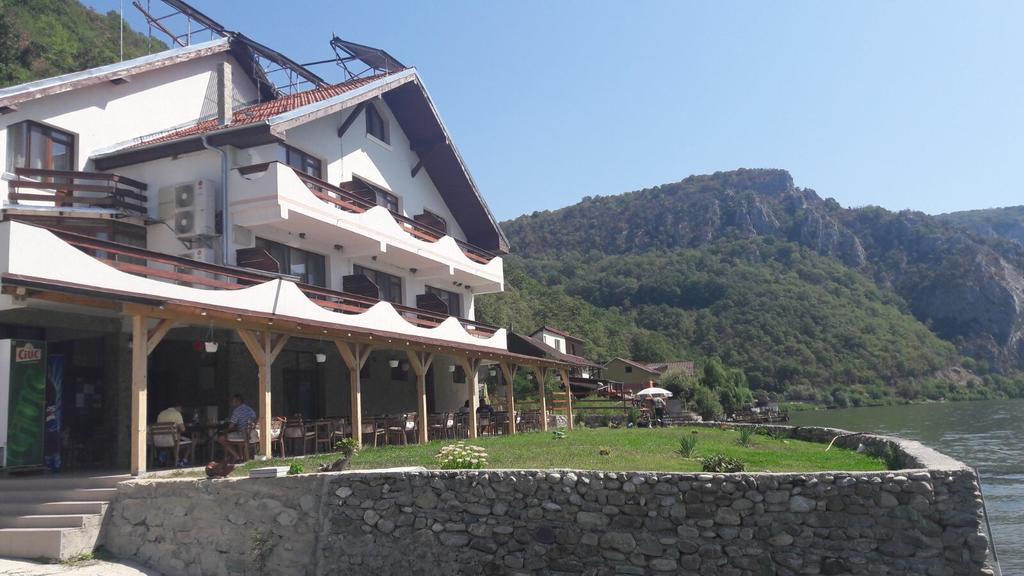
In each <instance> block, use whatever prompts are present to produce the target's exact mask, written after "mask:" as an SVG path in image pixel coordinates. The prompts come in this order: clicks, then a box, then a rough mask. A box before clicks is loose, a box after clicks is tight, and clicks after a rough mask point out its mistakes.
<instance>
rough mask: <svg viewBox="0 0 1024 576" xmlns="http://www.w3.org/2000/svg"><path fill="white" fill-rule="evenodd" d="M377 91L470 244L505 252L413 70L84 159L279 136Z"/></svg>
mask: <svg viewBox="0 0 1024 576" xmlns="http://www.w3.org/2000/svg"><path fill="white" fill-rule="evenodd" d="M377 97H380V98H382V99H383V100H384V102H385V103H386V104H387V105H388V108H389V109H390V110H391V112H392V114H394V116H395V118H396V119H397V120H398V124H399V125H400V126H401V128H402V130H403V131H404V132H405V134H406V136H408V138H409V141H410V143H411V145H412V148H413V150H415V151H416V153H417V154H418V155H419V157H420V159H421V162H422V164H423V168H424V169H425V170H426V172H427V174H428V176H429V177H430V179H431V181H433V183H434V185H435V186H436V187H437V190H438V192H440V193H441V196H442V197H443V198H444V201H445V203H446V204H447V205H448V208H449V209H450V210H451V212H452V215H453V216H455V220H456V221H457V222H458V224H459V227H460V228H462V231H463V232H465V234H466V236H467V237H468V239H469V240H470V242H472V243H473V244H476V245H478V246H480V247H481V248H485V249H488V250H493V251H497V252H502V253H507V252H508V240H507V239H506V238H505V235H504V233H503V232H502V231H501V228H500V227H499V226H498V221H497V219H496V218H495V217H494V215H493V214H492V213H491V211H490V209H489V208H488V207H487V204H486V203H485V202H484V200H483V197H482V196H481V195H480V192H479V190H478V189H477V186H476V183H475V182H474V181H473V177H472V176H470V174H469V170H468V169H467V168H466V164H465V162H464V161H463V160H462V156H461V155H460V154H459V151H458V149H457V148H456V147H455V144H454V143H453V142H452V140H451V137H450V136H449V134H448V130H447V128H445V126H444V122H443V121H442V120H441V117H440V115H439V114H438V112H437V109H436V108H435V107H434V103H433V101H432V100H431V99H430V95H429V94H428V93H427V90H426V88H425V87H424V86H423V83H422V82H421V81H420V78H419V76H418V75H417V73H416V69H415V68H406V69H404V70H401V71H398V72H394V73H388V74H380V75H377V76H373V77H369V78H366V79H360V80H350V81H348V82H343V83H341V84H336V85H333V86H327V87H323V88H316V89H313V90H309V91H306V92H300V93H298V94H295V95H292V96H288V97H285V98H280V99H278V100H274V101H271V102H267V103H265V104H257V105H254V106H250V107H247V108H243V109H241V110H239V111H238V112H237V113H235V114H234V118H238V119H239V120H240V122H237V123H236V122H232V123H231V124H226V125H220V124H217V123H216V121H215V120H205V121H203V122H199V123H197V124H195V125H193V126H188V127H184V128H178V129H176V130H174V131H172V132H170V133H165V134H161V135H158V136H153V137H151V138H148V139H147V138H143V139H141V140H138V141H133V142H129V143H126V144H125V145H124V146H121V147H119V148H117V149H115V150H112V151H106V152H103V153H101V154H97V155H95V156H93V157H92V159H93V162H94V164H95V166H96V168H98V169H100V170H111V169H114V168H118V167H121V166H126V165H130V164H137V163H140V162H146V161H150V160H155V159H157V158H163V157H169V156H173V155H176V154H185V153H189V152H197V151H199V150H202V149H203V148H204V147H205V146H204V144H203V141H202V139H203V138H204V137H206V138H207V139H208V143H209V144H211V145H214V146H221V145H233V146H238V147H243V148H244V147H250V146H257V145H260V144H266V143H270V142H274V141H279V142H284V141H286V139H287V131H288V130H289V129H290V128H293V127H295V126H300V125H302V124H305V123H308V122H311V121H314V120H316V119H319V118H323V117H324V116H327V115H330V114H334V113H336V112H339V111H341V110H346V109H351V108H355V107H356V106H359V105H361V104H362V103H364V102H366V101H368V100H371V99H373V98H377Z"/></svg>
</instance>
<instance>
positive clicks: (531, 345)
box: [508, 332, 601, 368]
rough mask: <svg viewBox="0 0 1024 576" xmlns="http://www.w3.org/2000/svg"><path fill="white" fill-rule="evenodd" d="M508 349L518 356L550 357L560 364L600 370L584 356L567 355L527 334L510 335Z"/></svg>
mask: <svg viewBox="0 0 1024 576" xmlns="http://www.w3.org/2000/svg"><path fill="white" fill-rule="evenodd" d="M508 349H509V351H510V352H515V353H517V354H526V355H529V356H537V357H548V358H551V359H553V360H558V361H559V362H565V363H566V364H572V365H574V366H586V367H590V368H600V367H601V365H600V364H596V363H594V362H591V361H590V360H587V359H586V358H584V357H582V356H576V355H575V354H566V353H564V352H561V351H560V350H558V349H557V348H554V347H552V346H549V345H547V344H545V343H544V342H543V341H541V340H538V339H536V338H534V337H532V336H527V335H525V334H519V333H517V332H509V333H508Z"/></svg>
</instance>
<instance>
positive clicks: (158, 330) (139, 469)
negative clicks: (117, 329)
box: [131, 314, 174, 476]
mask: <svg viewBox="0 0 1024 576" xmlns="http://www.w3.org/2000/svg"><path fill="white" fill-rule="evenodd" d="M147 321H148V319H147V318H146V317H145V316H142V315H140V314H134V315H132V423H131V436H132V437H131V445H132V462H131V473H132V475H133V476H138V475H139V474H142V473H144V472H145V471H146V427H147V426H148V420H149V416H148V414H147V412H148V408H149V367H148V363H149V362H148V361H149V355H150V353H152V352H153V350H155V349H156V347H157V344H160V341H161V340H163V338H164V336H166V335H167V333H168V332H170V331H171V328H174V322H173V321H172V320H161V321H160V322H158V323H157V325H156V326H155V327H154V328H153V329H152V330H147V329H146V324H147Z"/></svg>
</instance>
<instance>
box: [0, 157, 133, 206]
mask: <svg viewBox="0 0 1024 576" xmlns="http://www.w3.org/2000/svg"><path fill="white" fill-rule="evenodd" d="M14 174H15V175H16V176H17V179H16V180H11V181H9V182H8V193H7V200H6V202H5V203H4V208H7V209H14V208H17V209H25V210H40V209H43V210H47V211H52V210H54V209H60V210H61V211H72V210H82V209H85V210H91V211H96V210H97V209H98V210H99V211H101V212H108V211H113V212H116V213H120V214H124V215H130V216H145V215H146V194H145V192H146V189H147V187H146V185H145V184H144V183H142V182H139V181H138V180H132V179H131V178H126V177H124V176H120V175H117V174H105V173H102V172H78V171H72V170H40V169H36V168H15V169H14Z"/></svg>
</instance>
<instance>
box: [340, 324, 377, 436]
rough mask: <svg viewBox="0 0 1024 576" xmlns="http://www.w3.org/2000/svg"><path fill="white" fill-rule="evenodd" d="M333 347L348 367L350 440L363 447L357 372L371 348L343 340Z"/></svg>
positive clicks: (364, 362) (360, 390)
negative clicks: (350, 410) (335, 347)
mask: <svg viewBox="0 0 1024 576" xmlns="http://www.w3.org/2000/svg"><path fill="white" fill-rule="evenodd" d="M334 345H335V346H337V347H338V352H339V353H341V357H342V359H343V360H345V365H346V366H348V387H349V395H350V403H351V405H352V407H351V409H352V413H351V420H352V438H354V439H355V441H356V443H357V444H358V445H359V446H362V445H363V385H362V382H360V381H359V372H360V371H361V370H362V369H363V365H364V364H366V360H367V358H369V357H370V352H373V347H372V346H370V345H368V344H356V343H354V342H346V341H344V340H335V341H334Z"/></svg>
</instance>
